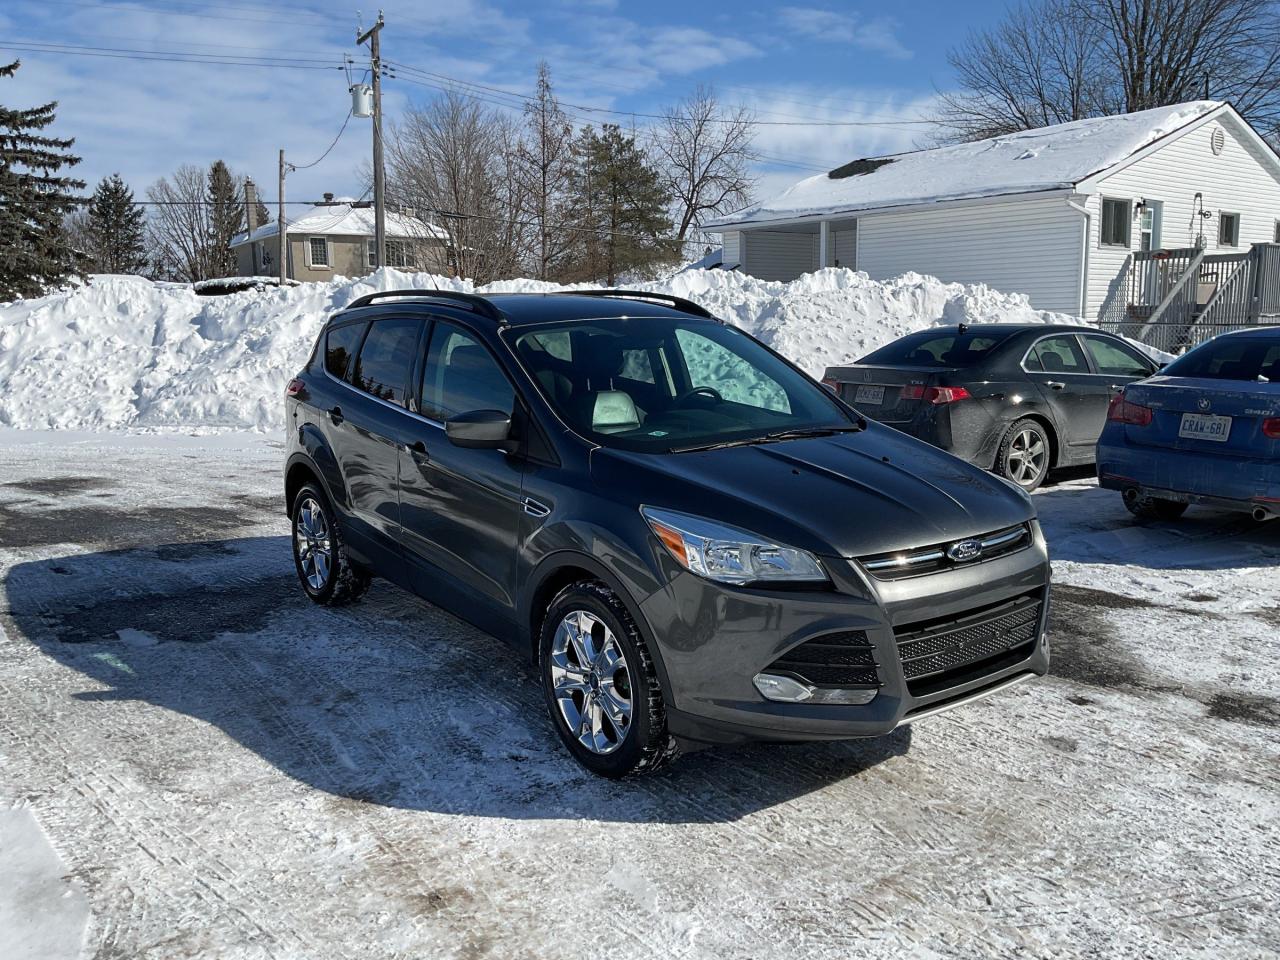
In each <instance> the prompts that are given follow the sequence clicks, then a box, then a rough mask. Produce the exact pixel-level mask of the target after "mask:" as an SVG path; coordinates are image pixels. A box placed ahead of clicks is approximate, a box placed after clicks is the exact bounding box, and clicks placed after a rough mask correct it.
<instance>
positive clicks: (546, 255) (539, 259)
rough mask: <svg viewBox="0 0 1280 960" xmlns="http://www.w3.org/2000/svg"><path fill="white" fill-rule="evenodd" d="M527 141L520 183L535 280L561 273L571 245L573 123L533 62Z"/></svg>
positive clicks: (547, 73)
mask: <svg viewBox="0 0 1280 960" xmlns="http://www.w3.org/2000/svg"><path fill="white" fill-rule="evenodd" d="M524 114H525V131H526V139H525V142H524V143H523V144H522V145H521V147H520V152H519V164H520V180H521V187H522V189H523V190H524V191H525V193H526V195H527V196H528V198H529V205H530V210H531V213H532V214H533V218H532V219H533V222H534V237H533V248H534V249H533V258H534V272H535V275H536V276H537V278H538V279H539V280H551V279H555V278H556V277H557V276H559V275H560V271H561V269H562V268H563V267H564V261H565V257H566V254H568V253H569V251H570V249H571V248H572V246H573V243H574V239H575V238H574V232H573V230H572V229H569V228H570V227H571V226H572V221H573V219H574V216H573V211H572V210H571V209H570V205H569V187H570V185H571V183H572V177H573V127H572V125H571V124H570V123H569V119H568V117H566V116H565V113H564V110H563V109H561V107H560V101H559V100H558V99H556V95H555V93H554V91H553V90H552V89H551V69H550V68H549V67H548V66H547V64H546V63H545V62H543V63H539V64H538V85H537V91H536V93H535V95H534V97H533V99H532V100H531V101H530V102H529V103H527V104H526V105H525V108H524Z"/></svg>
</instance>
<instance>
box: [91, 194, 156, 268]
mask: <svg viewBox="0 0 1280 960" xmlns="http://www.w3.org/2000/svg"><path fill="white" fill-rule="evenodd" d="M145 230H146V225H145V223H144V221H143V214H142V208H141V207H139V206H138V205H137V204H136V203H134V202H133V191H132V190H130V189H129V186H128V184H126V183H125V182H124V180H122V179H121V178H120V174H118V173H113V174H112V175H111V176H109V177H103V179H102V182H101V183H99V184H98V188H97V189H96V190H94V191H93V197H92V198H90V200H89V216H88V224H87V228H86V233H87V234H88V242H89V250H88V251H87V253H88V254H89V258H90V262H91V264H92V269H93V270H94V271H96V272H98V273H143V272H144V271H145V270H146V268H147V251H146V234H145Z"/></svg>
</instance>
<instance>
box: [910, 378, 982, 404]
mask: <svg viewBox="0 0 1280 960" xmlns="http://www.w3.org/2000/svg"><path fill="white" fill-rule="evenodd" d="M898 396H899V399H902V400H923V401H924V402H925V403H933V404H942V403H955V402H956V401H957V400H968V399H969V397H971V396H972V394H971V393H969V391H968V390H966V389H965V388H964V387H926V386H923V385H922V384H919V383H909V384H907V385H906V386H905V387H903V388H902V393H900V394H899V395H898Z"/></svg>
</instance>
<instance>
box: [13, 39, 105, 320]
mask: <svg viewBox="0 0 1280 960" xmlns="http://www.w3.org/2000/svg"><path fill="white" fill-rule="evenodd" d="M19 65H20V64H19V63H18V62H17V61H15V62H13V63H10V64H8V65H0V78H6V77H12V76H13V75H14V73H15V72H17V69H18V67H19ZM57 106H58V104H57V102H56V101H55V102H52V103H46V104H44V105H43V106H39V107H30V108H27V109H10V108H8V107H5V106H2V105H0V301H3V300H12V299H14V298H16V297H36V296H40V295H41V294H43V293H44V292H45V291H46V290H47V289H49V288H50V287H55V286H57V285H59V284H61V283H63V282H65V281H66V280H68V279H70V278H71V277H73V276H79V275H80V272H81V271H80V265H79V263H78V258H77V256H76V253H75V250H74V248H73V246H72V244H71V242H70V240H69V239H68V237H67V234H66V231H64V230H63V229H62V218H63V217H64V216H66V215H67V214H68V213H70V212H71V211H72V210H74V209H75V208H76V207H77V206H78V205H79V204H81V203H83V202H84V201H83V200H82V199H81V198H79V197H77V196H75V195H74V194H75V191H77V190H83V189H84V181H82V180H76V179H74V178H72V177H66V176H61V175H59V171H61V170H62V169H63V168H64V167H71V166H74V165H75V164H77V163H79V162H80V158H79V157H75V156H72V155H71V154H69V153H67V150H69V149H70V147H71V145H72V144H73V143H75V141H74V140H59V139H57V138H54V137H45V136H41V135H40V134H39V133H37V131H40V130H43V129H44V128H46V127H48V126H49V125H50V124H52V123H53V122H54V114H55V111H56V109H57Z"/></svg>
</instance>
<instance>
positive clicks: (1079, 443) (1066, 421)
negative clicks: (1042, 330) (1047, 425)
mask: <svg viewBox="0 0 1280 960" xmlns="http://www.w3.org/2000/svg"><path fill="white" fill-rule="evenodd" d="M1022 369H1023V370H1025V371H1026V372H1027V379H1028V380H1030V381H1031V382H1032V383H1034V384H1035V385H1036V387H1037V388H1038V389H1039V390H1040V394H1041V396H1043V397H1044V401H1045V403H1046V404H1048V406H1049V409H1050V410H1052V411H1053V419H1054V421H1055V422H1056V423H1057V427H1058V434H1059V437H1060V438H1061V440H1062V441H1063V451H1062V452H1063V453H1065V454H1066V455H1067V458H1068V459H1071V460H1077V459H1080V458H1081V457H1082V456H1084V455H1085V454H1084V452H1083V448H1085V447H1090V448H1091V447H1092V445H1093V443H1094V442H1096V441H1097V439H1098V432H1097V431H1096V430H1095V429H1094V427H1093V419H1094V418H1093V415H1092V410H1093V408H1094V407H1095V406H1096V405H1097V401H1098V397H1097V396H1096V395H1095V394H1096V393H1097V390H1098V388H1099V384H1098V383H1097V382H1096V380H1095V378H1094V377H1093V370H1092V369H1091V368H1090V366H1089V361H1088V359H1087V358H1086V357H1085V353H1084V348H1083V347H1081V345H1080V341H1079V339H1078V338H1077V337H1076V335H1075V334H1073V333H1059V334H1054V335H1052V336H1048V337H1041V338H1040V339H1039V340H1037V341H1036V342H1035V343H1034V344H1032V346H1031V349H1030V350H1028V351H1027V355H1026V356H1025V357H1024V358H1023V360H1022ZM1104 389H1105V388H1104ZM1105 415H1106V410H1105V404H1104V410H1103V416H1104V418H1105Z"/></svg>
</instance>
